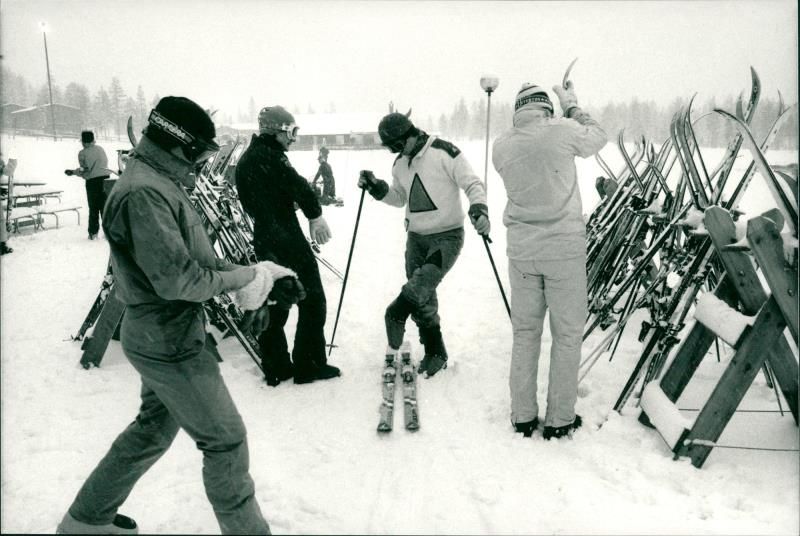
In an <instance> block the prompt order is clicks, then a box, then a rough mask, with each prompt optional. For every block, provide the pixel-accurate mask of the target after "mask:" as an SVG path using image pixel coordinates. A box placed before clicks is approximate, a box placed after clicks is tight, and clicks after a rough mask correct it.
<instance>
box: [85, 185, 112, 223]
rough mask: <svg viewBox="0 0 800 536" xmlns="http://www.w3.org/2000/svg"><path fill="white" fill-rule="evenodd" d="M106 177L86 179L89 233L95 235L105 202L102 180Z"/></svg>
mask: <svg viewBox="0 0 800 536" xmlns="http://www.w3.org/2000/svg"><path fill="white" fill-rule="evenodd" d="M107 178H108V177H107V176H106V177H95V178H94V179H86V202H87V203H88V204H89V234H90V235H95V234H97V232H98V231H99V230H100V213H102V212H103V205H105V203H106V193H105V191H104V190H103V181H104V180H106V179H107Z"/></svg>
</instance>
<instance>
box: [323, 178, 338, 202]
mask: <svg viewBox="0 0 800 536" xmlns="http://www.w3.org/2000/svg"><path fill="white" fill-rule="evenodd" d="M322 195H323V196H325V197H330V198H334V197H336V182H335V181H334V180H333V177H331V178H329V179H328V178H325V177H323V178H322Z"/></svg>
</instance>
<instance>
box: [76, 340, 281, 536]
mask: <svg viewBox="0 0 800 536" xmlns="http://www.w3.org/2000/svg"><path fill="white" fill-rule="evenodd" d="M124 339H125V326H124V325H123V340H124ZM125 354H126V356H127V357H128V359H129V361H130V362H131V364H132V365H133V366H134V368H135V369H136V370H137V371H138V372H139V374H140V375H141V377H142V391H141V398H142V405H141V407H140V409H139V414H138V415H137V416H136V420H135V421H134V422H132V423H131V424H130V425H129V426H128V427H127V428H126V429H125V430H124V431H123V432H122V433H121V434H120V435H119V436H118V437H117V439H116V440H115V441H114V443H113V444H112V445H111V449H110V450H109V451H108V453H107V454H106V455H105V457H104V458H103V459H102V460H101V461H100V463H99V465H98V466H97V467H96V468H95V470H94V471H93V472H92V474H91V475H89V478H88V479H87V480H86V482H85V483H84V485H83V487H82V488H81V490H80V491H79V492H78V495H77V497H76V498H75V500H74V502H73V503H72V506H70V508H69V513H70V515H71V516H72V517H74V518H75V519H77V520H78V521H81V522H83V523H89V524H93V525H100V524H105V523H111V522H112V521H113V519H114V516H115V514H116V513H117V509H118V508H119V507H120V506H121V505H122V503H123V502H124V501H125V499H126V498H127V497H128V495H129V494H130V492H131V490H132V489H133V487H134V485H135V484H136V482H137V481H138V480H139V478H141V477H142V475H144V473H145V472H146V471H147V470H148V469H149V468H150V467H151V466H152V465H153V464H154V463H155V462H156V461H158V459H159V458H161V456H162V455H163V454H164V453H165V452H166V451H167V449H168V448H169V446H170V445H171V444H172V441H173V440H174V439H175V436H176V435H177V433H178V430H179V429H180V428H183V429H184V430H185V431H186V433H187V434H189V436H190V437H191V438H192V439H193V440H194V441H195V443H196V445H197V448H198V449H199V450H200V451H201V452H202V453H203V483H204V484H205V489H206V495H207V497H208V499H209V501H210V502H211V506H212V507H213V509H214V514H215V515H216V517H217V521H218V522H219V526H220V529H221V531H222V533H223V534H269V533H270V532H269V526H268V525H267V522H266V521H265V520H264V517H263V516H262V515H261V510H260V508H259V506H258V503H257V502H256V499H255V490H254V485H253V479H252V478H251V477H250V474H249V453H248V449H247V436H246V430H245V427H244V423H243V422H242V419H241V417H240V416H239V412H238V411H237V410H236V406H235V405H234V403H233V400H232V399H231V396H230V393H229V392H228V389H227V388H226V386H225V383H224V382H223V380H222V376H221V375H220V372H219V366H218V365H217V362H216V360H215V359H214V357H212V355H211V354H210V353H209V352H208V351H206V350H205V349H203V350H202V351H201V352H200V353H199V354H198V355H195V356H194V357H192V358H190V359H187V360H184V361H179V362H166V361H157V360H154V359H151V358H149V357H147V356H144V355H142V354H140V353H138V352H135V351H131V350H129V349H125ZM158 502H159V501H158V498H153V507H158Z"/></svg>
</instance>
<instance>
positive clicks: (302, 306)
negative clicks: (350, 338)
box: [236, 106, 340, 385]
mask: <svg viewBox="0 0 800 536" xmlns="http://www.w3.org/2000/svg"><path fill="white" fill-rule="evenodd" d="M258 128H259V134H258V136H255V135H254V136H253V138H252V140H251V141H250V145H249V146H248V147H247V149H246V150H245V151H244V153H242V156H241V157H240V158H239V162H238V163H237V164H236V188H237V190H238V192H239V199H240V200H241V202H242V206H243V207H244V209H245V211H247V213H248V214H249V215H250V217H251V218H253V224H254V230H253V247H254V249H255V253H256V257H258V259H259V260H269V261H273V262H275V263H278V264H280V265H283V266H287V267H289V268H291V269H292V270H294V271H295V272H296V273H297V276H298V278H299V279H300V282H301V283H302V284H303V287H304V288H305V291H306V298H305V299H304V300H302V301H301V302H299V303H298V305H297V307H298V318H297V329H296V331H295V337H294V347H293V349H292V354H291V360H290V357H289V348H288V344H287V341H286V335H285V333H284V331H283V327H284V326H285V325H286V321H287V319H288V317H289V310H288V309H285V308H282V307H280V306H277V305H276V306H272V307H271V308H270V323H269V326H268V327H267V329H266V330H265V331H264V332H263V333H262V334H261V337H260V338H259V341H258V342H259V345H260V346H261V353H262V355H263V368H264V373H265V375H266V380H267V383H268V384H269V385H278V384H279V383H280V382H281V381H284V380H288V379H289V378H291V377H292V376H294V383H309V382H313V381H314V380H326V379H329V378H335V377H336V376H339V375H340V371H339V369H338V368H336V367H334V366H332V365H329V364H328V363H327V356H326V355H325V332H324V327H325V317H326V313H327V310H326V301H325V290H324V289H323V288H322V281H321V280H320V276H319V268H318V266H317V261H316V259H315V258H314V253H313V251H312V250H311V247H310V246H309V244H308V241H307V240H306V237H305V235H304V234H303V230H302V229H301V228H300V222H299V221H298V219H297V215H296V214H295V203H297V205H298V206H299V207H300V210H302V211H303V214H304V215H305V216H306V218H308V221H309V231H310V235H311V238H312V239H313V240H315V241H316V242H317V243H319V244H324V243H325V242H327V241H328V240H329V239H330V236H331V233H330V229H329V228H328V224H327V223H326V222H325V218H324V217H323V216H322V207H321V206H320V204H319V201H318V200H317V197H316V194H315V193H314V190H313V189H312V188H311V185H310V184H309V182H308V181H307V180H306V179H305V178H304V177H302V176H301V175H300V174H299V173H297V171H296V170H295V169H294V167H292V164H291V163H290V162H289V158H288V157H287V156H286V151H287V150H288V149H289V146H290V145H291V144H292V143H294V142H295V140H296V139H297V130H298V127H297V125H295V122H294V117H293V116H292V114H290V113H289V112H288V111H286V110H285V109H284V108H282V107H281V106H272V107H267V108H263V109H262V110H261V112H260V113H259V114H258Z"/></svg>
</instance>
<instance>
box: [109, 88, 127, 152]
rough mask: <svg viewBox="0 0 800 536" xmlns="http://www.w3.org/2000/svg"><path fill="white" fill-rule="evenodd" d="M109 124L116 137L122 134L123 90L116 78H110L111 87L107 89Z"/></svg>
mask: <svg viewBox="0 0 800 536" xmlns="http://www.w3.org/2000/svg"><path fill="white" fill-rule="evenodd" d="M108 97H109V106H110V110H109V112H110V115H111V124H112V125H113V126H114V132H115V133H116V135H117V137H119V136H120V135H121V134H122V123H123V115H124V114H125V100H126V96H125V90H124V89H122V84H121V83H120V81H119V78H117V77H116V76H115V77H113V78H111V86H110V87H109V88H108Z"/></svg>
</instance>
